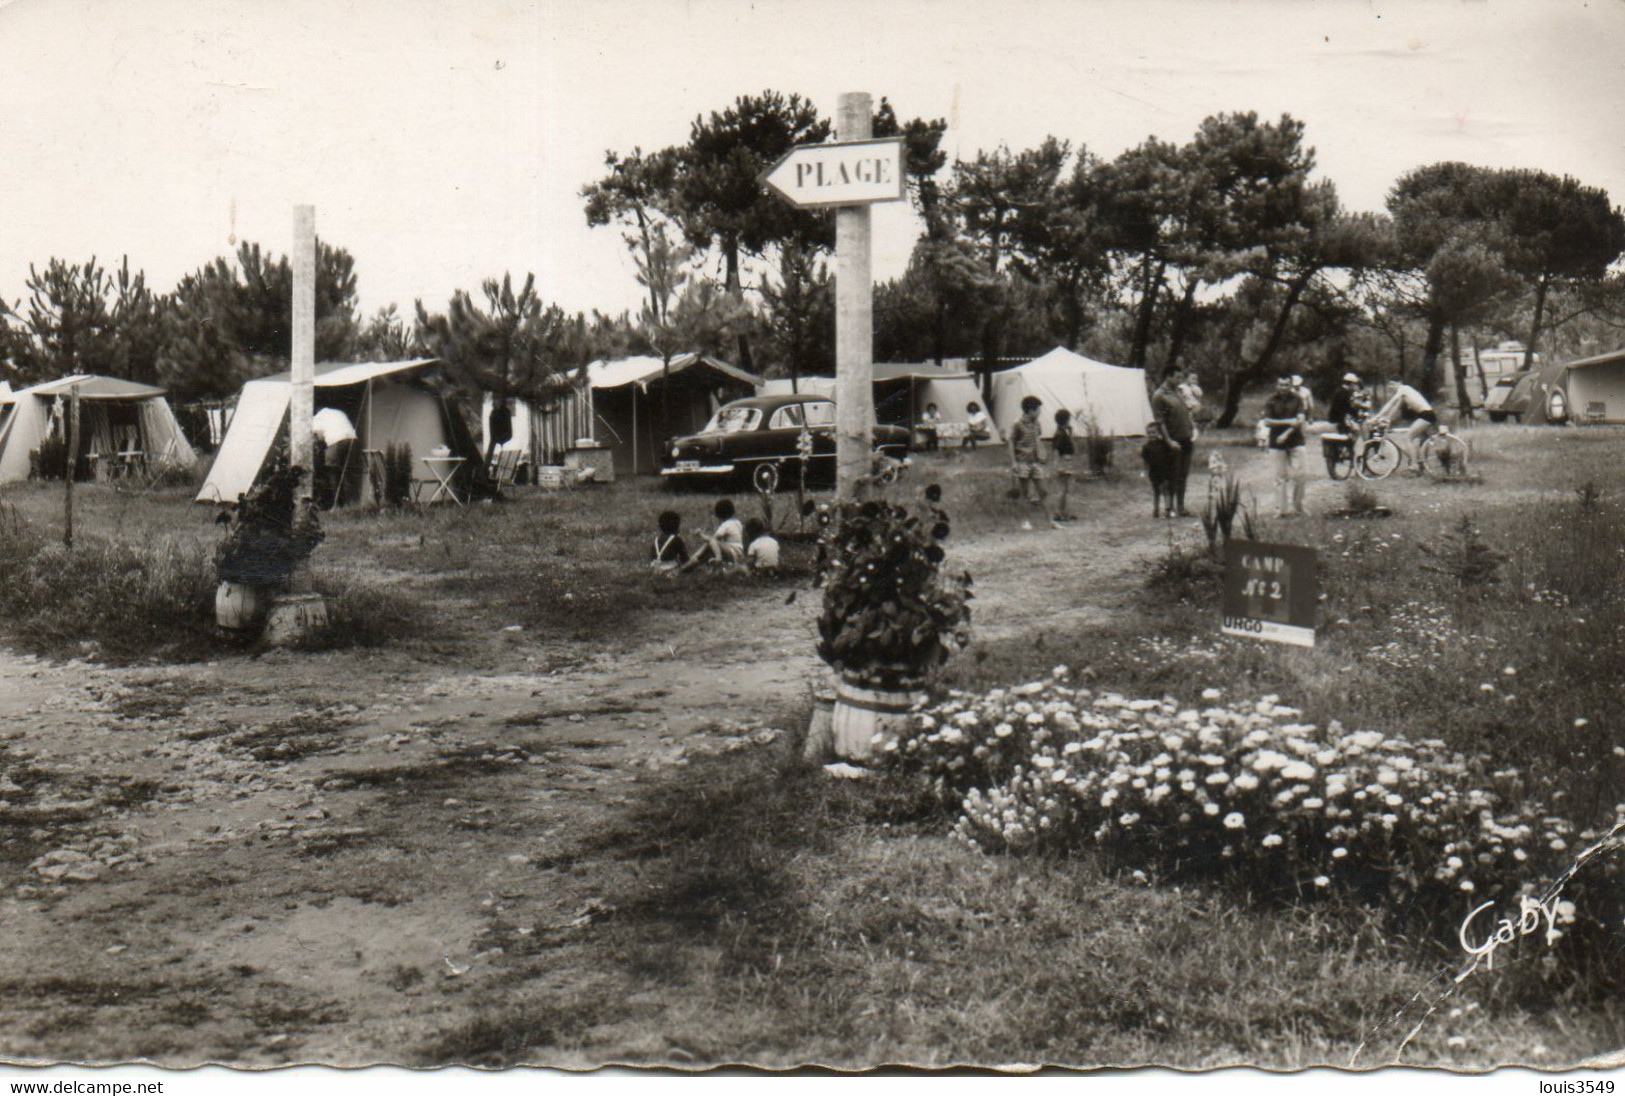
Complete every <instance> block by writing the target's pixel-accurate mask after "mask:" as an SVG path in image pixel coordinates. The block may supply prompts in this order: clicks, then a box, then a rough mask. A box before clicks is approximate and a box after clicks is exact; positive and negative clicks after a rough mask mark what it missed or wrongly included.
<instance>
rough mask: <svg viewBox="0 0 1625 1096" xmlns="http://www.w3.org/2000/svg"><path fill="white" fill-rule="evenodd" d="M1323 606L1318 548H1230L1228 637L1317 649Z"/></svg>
mask: <svg viewBox="0 0 1625 1096" xmlns="http://www.w3.org/2000/svg"><path fill="white" fill-rule="evenodd" d="M1319 601H1320V593H1319V587H1318V585H1317V581H1316V575H1315V550H1314V549H1313V548H1304V547H1300V546H1299V545H1296V544H1265V543H1264V542H1262V541H1254V540H1232V541H1230V542H1229V544H1228V545H1227V546H1226V547H1225V553H1224V617H1223V621H1222V623H1221V627H1220V631H1222V632H1223V633H1224V634H1225V635H1227V636H1251V637H1252V638H1253V639H1264V640H1268V641H1270V642H1271V643H1290V644H1292V645H1294V646H1297V647H1313V646H1314V645H1315V609H1316V607H1317V605H1318V603H1319Z"/></svg>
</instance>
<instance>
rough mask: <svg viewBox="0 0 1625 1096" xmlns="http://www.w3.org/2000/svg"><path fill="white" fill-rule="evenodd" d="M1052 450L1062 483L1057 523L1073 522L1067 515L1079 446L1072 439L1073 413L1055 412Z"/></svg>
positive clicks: (1057, 475)
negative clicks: (1074, 464) (1067, 498)
mask: <svg viewBox="0 0 1625 1096" xmlns="http://www.w3.org/2000/svg"><path fill="white" fill-rule="evenodd" d="M1050 449H1051V450H1053V451H1054V453H1055V478H1056V479H1058V480H1060V481H1061V500H1060V501H1059V502H1057V503H1056V504H1055V520H1056V521H1072V520H1073V518H1072V515H1071V514H1069V513H1067V509H1066V496H1067V495H1068V494H1069V493H1070V492H1071V490H1072V478H1073V476H1074V473H1073V471H1072V458H1073V457H1075V456H1076V455H1077V452H1078V446H1077V443H1076V442H1075V441H1074V440H1073V437H1072V412H1070V411H1068V410H1067V409H1066V408H1064V407H1063V408H1061V409H1060V410H1058V411H1056V412H1055V433H1054V435H1052V436H1051V438H1050Z"/></svg>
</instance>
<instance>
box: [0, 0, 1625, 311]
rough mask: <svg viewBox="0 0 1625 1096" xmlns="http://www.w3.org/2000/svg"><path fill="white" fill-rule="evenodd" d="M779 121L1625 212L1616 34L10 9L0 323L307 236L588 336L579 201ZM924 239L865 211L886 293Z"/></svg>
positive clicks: (1351, 15)
mask: <svg viewBox="0 0 1625 1096" xmlns="http://www.w3.org/2000/svg"><path fill="white" fill-rule="evenodd" d="M769 87H771V88H775V89H778V90H782V91H785V92H791V91H795V92H800V93H802V94H803V95H806V96H808V97H810V98H811V99H812V100H813V101H814V102H816V103H817V104H818V105H819V107H820V108H821V109H822V110H823V111H824V112H825V113H826V114H833V113H834V110H835V105H836V97H837V95H838V94H839V93H840V92H842V91H849V90H864V91H869V92H870V93H872V94H873V95H874V96H875V97H876V99H877V100H878V99H879V97H880V96H882V95H886V96H889V97H890V98H891V99H892V102H893V103H894V104H895V105H896V107H897V110H898V112H899V114H901V115H902V116H904V117H912V116H916V115H923V116H927V117H946V118H948V119H949V124H950V128H949V132H948V136H947V147H948V149H949V151H950V152H951V153H954V154H958V155H962V156H968V155H970V154H972V153H973V152H974V151H975V150H977V149H980V148H991V147H994V146H996V145H998V144H999V143H1000V142H1005V143H1008V144H1009V145H1010V146H1011V147H1012V148H1020V147H1025V146H1029V145H1032V144H1034V143H1036V142H1038V141H1039V140H1041V139H1042V138H1043V137H1044V135H1046V134H1048V133H1054V134H1056V135H1058V136H1061V137H1065V138H1067V139H1069V140H1071V141H1072V142H1074V144H1078V143H1083V144H1087V145H1088V146H1089V147H1090V148H1091V149H1092V150H1093V151H1095V152H1096V153H1098V154H1101V155H1104V156H1111V155H1114V154H1116V153H1117V152H1119V151H1121V150H1122V149H1124V148H1126V147H1128V146H1130V145H1133V144H1136V143H1138V142H1139V141H1141V140H1143V139H1144V138H1145V137H1147V136H1148V135H1151V134H1155V135H1157V136H1159V137H1162V138H1166V139H1169V140H1176V141H1183V140H1185V139H1187V138H1188V137H1189V136H1190V135H1191V133H1192V132H1193V131H1194V129H1195V127H1196V125H1197V124H1198V123H1199V122H1200V121H1201V119H1202V118H1203V117H1204V116H1206V115H1208V114H1211V113H1215V112H1219V111H1237V110H1256V111H1258V112H1259V113H1260V114H1262V115H1265V116H1275V115H1278V114H1280V113H1281V112H1290V113H1291V114H1293V115H1294V116H1296V117H1298V118H1300V119H1302V120H1303V121H1304V122H1306V123H1307V125H1308V137H1309V141H1310V142H1311V143H1312V144H1313V145H1314V146H1315V147H1316V149H1317V150H1318V158H1319V170H1320V172H1321V173H1322V174H1323V175H1325V176H1329V177H1330V178H1332V179H1334V180H1335V181H1336V183H1337V185H1338V188H1339V190H1340V192H1341V194H1342V197H1343V200H1344V203H1345V204H1346V205H1347V206H1349V207H1350V208H1352V209H1375V208H1378V207H1380V206H1381V204H1382V200H1383V196H1384V194H1385V192H1386V190H1387V188H1388V186H1389V185H1390V184H1391V183H1392V181H1393V180H1394V178H1395V177H1396V176H1397V175H1398V174H1400V173H1401V172H1403V171H1404V170H1406V169H1407V168H1410V167H1414V166H1416V165H1418V164H1423V163H1429V162H1432V161H1436V160H1441V159H1459V160H1466V161H1470V162H1473V163H1478V164H1485V165H1491V166H1519V167H1538V168H1544V169H1546V170H1548V171H1552V172H1557V173H1568V174H1573V175H1576V176H1578V177H1579V178H1581V179H1582V180H1584V181H1585V182H1587V183H1590V184H1593V185H1598V186H1602V187H1605V188H1607V189H1608V191H1609V193H1610V194H1611V195H1612V197H1613V199H1614V201H1615V203H1616V204H1620V203H1625V3H1621V2H1620V0H1592V2H1591V3H1589V4H1588V3H1585V2H1580V0H1524V2H1520V3H1503V2H1475V3H1459V2H1454V0H1451V2H1418V0H1404V2H1403V3H1395V4H1394V5H1393V6H1392V7H1389V6H1387V5H1382V4H1373V3H1364V2H1355V0H1347V2H1344V0H1338V2H1328V3H1315V2H1304V0H1291V2H1287V0H1283V2H1278V3H1269V2H1249V3H1243V2H1223V0H1200V2H1198V0H1190V2H1186V0H1178V2H1173V0H1170V2H1165V3H1155V2H1146V0H1126V2H1088V0H1074V2H1060V0H1028V2H1025V3H1021V2H1017V3H1011V2H1008V0H1007V2H1004V3H998V4H995V3H974V4H973V3H969V2H964V3H949V2H944V0H937V2H934V3H927V2H923V0H864V2H861V3H860V2H852V3H848V2H820V0H790V2H780V0H753V2H741V0H686V2H684V0H607V2H606V0H591V2H588V0H548V2H543V3H535V4H532V3H520V2H515V3H499V2H486V0H480V2H462V0H450V2H448V0H435V2H433V3H430V2H427V0H343V2H338V0H277V2H271V0H236V2H233V0H143V2H142V3H138V4H137V3H125V2H122V0H9V2H7V0H0V104H3V106H0V111H3V113H0V200H3V203H4V205H3V207H0V296H3V297H4V298H5V299H6V300H7V301H15V300H16V299H17V298H19V297H21V296H22V295H23V281H24V279H25V277H26V275H27V270H28V264H29V263H30V262H31V261H33V262H38V263H40V264H43V263H44V261H45V260H46V259H48V258H49V257H50V256H52V255H57V256H62V257H65V258H69V259H83V258H87V257H89V256H90V255H91V254H95V255H97V256H99V257H100V258H101V259H102V260H103V261H104V262H106V263H107V264H108V265H113V263H114V262H116V261H117V258H118V256H120V255H121V254H124V253H128V254H129V255H130V257H131V261H132V264H133V265H135V266H138V267H142V268H145V270H146V271H147V272H148V276H149V280H150V281H151V282H152V284H153V285H154V286H155V287H156V288H159V289H165V290H167V289H168V288H170V287H171V286H173V284H174V283H175V281H176V280H177V279H178V278H179V277H180V276H181V275H182V274H184V273H185V272H187V271H189V270H191V269H193V268H195V267H197V266H199V265H201V264H202V263H204V262H206V261H208V260H209V259H210V258H212V257H213V256H215V255H217V254H221V253H224V252H227V251H230V250H231V249H232V248H233V247H234V245H235V242H236V241H237V240H239V239H244V238H246V239H251V240H256V241H259V242H261V243H262V244H265V245H267V246H269V247H271V248H273V249H274V250H276V251H278V252H286V251H287V250H288V240H289V233H290V229H291V221H292V214H291V207H292V206H293V205H294V204H295V203H296V202H310V203H313V204H314V205H315V206H316V217H317V229H318V232H319V233H320V234H321V235H322V237H323V238H324V239H325V240H328V241H330V242H333V243H336V244H339V245H341V246H343V247H346V248H348V249H349V251H350V252H351V253H352V254H353V255H354V256H355V258H356V266H357V271H358V274H359V280H360V294H361V304H362V306H363V308H364V309H365V310H366V311H368V312H370V311H371V310H373V309H375V308H377V307H379V306H381V305H384V304H388V303H390V302H395V303H397V304H399V305H400V307H401V309H402V311H403V312H406V313H410V310H411V307H412V301H413V299H414V298H418V297H422V298H424V299H425V302H426V303H428V304H430V305H431V306H433V307H436V308H438V307H441V306H443V304H444V302H445V299H446V298H447V296H449V294H450V293H451V291H452V290H453V289H454V288H457V287H468V288H471V289H474V288H477V285H478V282H479V281H480V279H482V278H483V277H486V276H489V275H492V274H500V273H501V272H502V271H504V270H512V271H514V272H515V273H522V272H524V271H535V272H536V273H537V274H538V276H539V279H540V284H541V286H542V290H543V293H544V295H545V296H546V297H548V298H550V299H552V300H555V301H557V302H559V303H560V304H563V305H564V306H565V307H567V308H569V309H572V310H574V309H588V308H595V307H596V308H601V309H605V310H619V309H621V308H625V307H628V306H634V305H635V304H636V302H637V300H638V292H637V286H636V284H635V283H634V282H633V279H632V268H631V263H630V260H629V259H628V257H627V255H626V252H625V249H624V247H623V246H622V244H621V242H620V240H619V237H618V234H617V233H615V232H614V231H612V230H609V229H595V230H589V229H588V228H587V227H586V223H585V219H584V217H583V216H582V212H581V202H580V199H579V197H578V192H579V190H580V188H581V186H582V185H583V184H584V183H587V182H589V181H591V180H592V179H593V178H595V177H596V176H597V175H598V174H599V173H600V171H601V168H602V160H603V155H604V152H605V150H606V149H617V150H621V151H625V150H627V149H630V148H631V147H633V146H635V145H641V146H642V147H644V148H645V149H650V148H658V147H661V146H664V145H668V144H674V143H679V142H681V141H683V140H684V139H685V138H686V136H687V132H688V125H689V123H690V122H691V121H692V120H693V118H694V117H695V115H697V114H699V113H701V112H705V111H710V110H712V109H715V108H720V107H722V106H724V105H725V104H727V103H728V102H729V101H731V100H732V99H733V98H734V97H735V96H737V95H740V94H744V93H751V92H759V91H761V90H762V89H763V88H769ZM916 231H917V229H916V227H915V225H914V224H913V223H912V219H911V216H910V214H909V213H908V211H907V208H906V205H903V204H894V205H892V206H883V207H878V210H877V213H876V232H877V255H876V266H877V269H876V274H877V276H878V277H882V278H884V277H890V276H893V275H895V274H896V273H898V272H899V271H900V270H901V269H902V267H903V265H904V264H905V263H906V261H907V257H908V251H909V248H910V246H911V244H912V241H913V238H914V236H915V234H916Z"/></svg>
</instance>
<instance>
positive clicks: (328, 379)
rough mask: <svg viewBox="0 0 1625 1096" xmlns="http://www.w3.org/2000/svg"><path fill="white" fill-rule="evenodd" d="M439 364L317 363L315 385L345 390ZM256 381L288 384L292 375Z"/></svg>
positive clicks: (427, 360)
mask: <svg viewBox="0 0 1625 1096" xmlns="http://www.w3.org/2000/svg"><path fill="white" fill-rule="evenodd" d="M440 364H441V361H440V359H439V358H408V359H407V360H405V361H398V362H317V363H316V380H315V384H316V387H317V388H345V387H347V386H349V385H352V384H361V383H362V382H364V381H370V380H376V379H377V378H379V377H387V376H389V375H390V374H391V373H406V372H410V371H411V370H414V369H424V368H426V367H428V366H431V365H440ZM256 379H257V380H262V381H281V382H282V383H284V384H288V383H291V382H292V381H293V373H292V372H287V371H285V372H282V373H274V374H272V375H271V376H269V377H258V378H256Z"/></svg>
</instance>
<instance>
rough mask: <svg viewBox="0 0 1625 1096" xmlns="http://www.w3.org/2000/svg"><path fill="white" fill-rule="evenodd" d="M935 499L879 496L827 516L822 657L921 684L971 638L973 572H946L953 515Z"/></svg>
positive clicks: (936, 494) (841, 669) (858, 672)
mask: <svg viewBox="0 0 1625 1096" xmlns="http://www.w3.org/2000/svg"><path fill="white" fill-rule="evenodd" d="M940 497H941V493H940V490H939V489H937V488H936V487H935V485H933V486H932V487H930V488H928V489H927V491H926V498H927V502H926V503H924V504H921V505H914V506H904V505H900V504H897V503H891V502H881V501H879V500H875V499H871V500H869V501H867V502H863V503H843V504H841V505H840V506H838V507H836V508H833V509H831V510H826V511H824V512H822V513H820V515H819V522H820V523H821V525H822V527H823V530H824V533H823V536H822V537H821V540H820V546H819V564H820V581H821V582H822V583H823V586H824V607H823V612H822V613H821V614H820V615H819V618H818V634H819V637H820V641H819V644H818V657H820V658H822V659H823V660H824V661H825V662H827V663H829V665H830V667H831V668H833V669H834V670H835V671H836V672H838V673H840V674H842V675H844V676H846V677H848V678H849V679H851V680H854V681H858V682H863V683H866V684H870V685H873V686H876V687H878V688H883V689H897V688H911V687H916V686H918V685H919V684H920V683H922V682H924V681H925V680H926V679H927V678H928V677H929V676H930V674H931V673H932V672H933V671H934V670H935V669H936V668H937V667H938V666H940V665H941V664H942V663H944V662H946V661H947V660H948V656H949V655H950V654H952V653H953V652H954V651H955V650H958V649H959V648H960V647H962V646H964V644H965V642H966V640H967V638H968V637H967V634H966V626H967V624H968V623H969V620H970V607H969V605H968V604H967V602H968V601H969V599H970V596H971V595H970V589H969V587H970V576H969V575H968V574H966V575H962V576H959V577H957V578H950V577H948V576H946V575H944V574H943V573H942V563H943V559H944V553H943V550H942V544H941V541H942V540H943V539H944V538H946V537H947V536H948V532H949V526H948V520H947V515H946V514H945V513H943V512H942V511H941V510H940V509H938V508H937V506H936V502H937V500H938V499H940Z"/></svg>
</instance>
